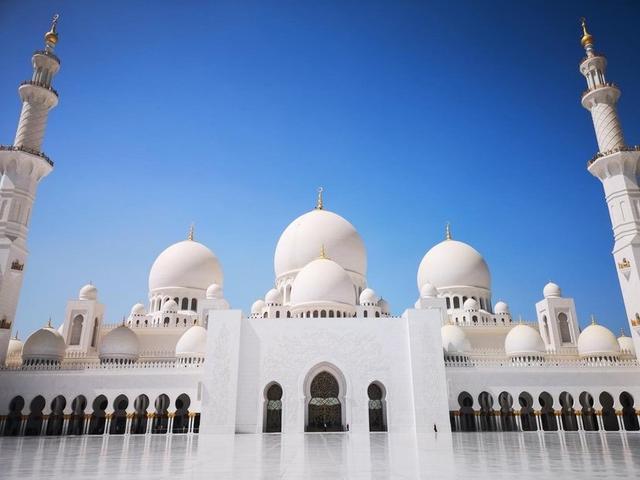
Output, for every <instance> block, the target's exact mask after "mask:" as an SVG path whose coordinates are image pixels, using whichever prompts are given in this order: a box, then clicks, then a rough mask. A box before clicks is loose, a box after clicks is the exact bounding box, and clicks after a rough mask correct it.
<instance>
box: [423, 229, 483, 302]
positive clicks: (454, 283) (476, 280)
mask: <svg viewBox="0 0 640 480" xmlns="http://www.w3.org/2000/svg"><path fill="white" fill-rule="evenodd" d="M427 283H430V284H432V285H433V286H435V287H436V288H446V287H461V286H462V287H476V288H484V289H487V290H490V289H491V274H490V273H489V267H488V266H487V263H486V262H485V261H484V258H482V255H480V253H479V252H478V251H477V250H476V249H475V248H473V247H472V246H470V245H467V244H466V243H464V242H459V241H457V240H445V241H443V242H440V243H439V244H437V245H436V246H434V247H433V248H432V249H431V250H429V251H428V252H427V253H426V255H425V256H424V257H423V258H422V261H421V262H420V267H419V268H418V290H419V291H422V287H423V286H424V285H426V284H427Z"/></svg>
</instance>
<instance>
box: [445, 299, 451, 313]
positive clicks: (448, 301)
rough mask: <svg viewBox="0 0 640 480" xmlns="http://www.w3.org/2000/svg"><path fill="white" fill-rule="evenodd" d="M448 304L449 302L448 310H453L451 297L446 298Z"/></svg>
mask: <svg viewBox="0 0 640 480" xmlns="http://www.w3.org/2000/svg"><path fill="white" fill-rule="evenodd" d="M445 300H446V302H447V310H448V309H450V308H451V299H450V298H449V297H446V298H445Z"/></svg>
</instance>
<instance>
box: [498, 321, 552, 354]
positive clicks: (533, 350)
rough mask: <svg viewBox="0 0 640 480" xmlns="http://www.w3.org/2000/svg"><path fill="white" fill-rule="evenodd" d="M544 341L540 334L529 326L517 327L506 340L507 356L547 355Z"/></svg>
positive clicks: (505, 349)
mask: <svg viewBox="0 0 640 480" xmlns="http://www.w3.org/2000/svg"><path fill="white" fill-rule="evenodd" d="M545 350H546V349H545V346H544V340H542V337H541V336H540V333H539V332H538V331H537V330H536V329H535V328H533V327H530V326H529V325H516V326H515V327H513V328H512V329H511V330H509V333H508V334H507V337H506V338H505V339H504V351H505V352H506V354H507V356H510V357H515V356H523V355H538V356H539V355H541V354H544V353H545Z"/></svg>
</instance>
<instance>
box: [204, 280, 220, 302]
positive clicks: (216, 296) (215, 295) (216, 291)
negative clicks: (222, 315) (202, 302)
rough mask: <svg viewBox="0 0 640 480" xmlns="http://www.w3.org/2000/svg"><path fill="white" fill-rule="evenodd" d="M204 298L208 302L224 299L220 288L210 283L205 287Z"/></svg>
mask: <svg viewBox="0 0 640 480" xmlns="http://www.w3.org/2000/svg"><path fill="white" fill-rule="evenodd" d="M206 297H207V298H208V299H209V300H220V299H222V298H224V292H223V291H222V287H221V286H220V285H218V284H217V283H212V284H211V285H209V286H208V287H207V293H206Z"/></svg>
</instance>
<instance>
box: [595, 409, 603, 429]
mask: <svg viewBox="0 0 640 480" xmlns="http://www.w3.org/2000/svg"><path fill="white" fill-rule="evenodd" d="M596 420H597V421H598V430H600V431H601V432H604V422H603V421H602V411H599V412H596Z"/></svg>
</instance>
